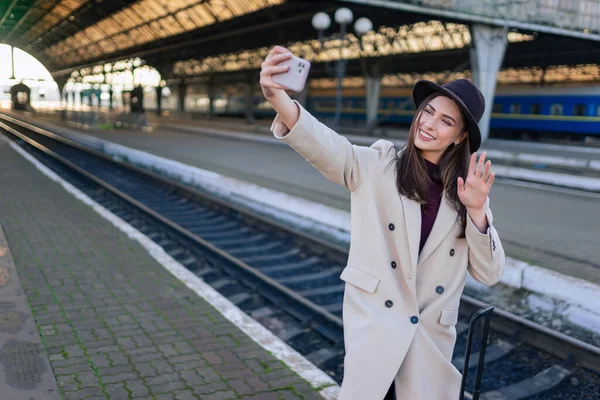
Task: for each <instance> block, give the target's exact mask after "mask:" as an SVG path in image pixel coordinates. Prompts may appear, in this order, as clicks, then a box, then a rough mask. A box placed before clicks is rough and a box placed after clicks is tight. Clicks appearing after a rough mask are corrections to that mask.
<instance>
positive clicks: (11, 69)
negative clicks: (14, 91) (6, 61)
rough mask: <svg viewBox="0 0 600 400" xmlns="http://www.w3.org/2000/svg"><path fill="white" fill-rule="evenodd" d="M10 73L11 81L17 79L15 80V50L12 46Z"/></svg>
mask: <svg viewBox="0 0 600 400" xmlns="http://www.w3.org/2000/svg"><path fill="white" fill-rule="evenodd" d="M10 73H11V76H10V78H9V79H16V78H15V48H14V47H13V46H10Z"/></svg>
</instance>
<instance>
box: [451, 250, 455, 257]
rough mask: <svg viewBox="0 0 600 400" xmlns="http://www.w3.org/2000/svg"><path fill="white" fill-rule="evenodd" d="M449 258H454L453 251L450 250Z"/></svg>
mask: <svg viewBox="0 0 600 400" xmlns="http://www.w3.org/2000/svg"><path fill="white" fill-rule="evenodd" d="M450 257H454V249H450Z"/></svg>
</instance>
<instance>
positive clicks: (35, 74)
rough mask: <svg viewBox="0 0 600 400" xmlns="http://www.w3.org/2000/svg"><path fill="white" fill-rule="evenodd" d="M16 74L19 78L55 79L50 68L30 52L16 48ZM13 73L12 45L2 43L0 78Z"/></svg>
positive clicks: (0, 47) (0, 49) (0, 48)
mask: <svg viewBox="0 0 600 400" xmlns="http://www.w3.org/2000/svg"><path fill="white" fill-rule="evenodd" d="M14 53H15V76H16V78H17V80H19V79H47V80H53V79H52V77H51V76H50V73H49V72H48V70H47V69H46V68H45V67H44V66H43V65H42V63H40V62H39V61H38V60H36V59H35V58H34V57H32V56H31V55H29V53H26V52H24V51H23V50H20V49H17V48H15V52H14ZM10 75H11V62H10V46H9V45H7V44H0V80H4V79H8V78H9V77H10Z"/></svg>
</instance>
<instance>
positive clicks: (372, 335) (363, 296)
mask: <svg viewBox="0 0 600 400" xmlns="http://www.w3.org/2000/svg"><path fill="white" fill-rule="evenodd" d="M296 104H298V103H296ZM298 107H299V108H300V117H299V119H298V122H297V123H296V125H295V126H294V127H292V129H291V130H288V129H287V127H286V126H285V125H284V124H283V122H281V120H280V118H279V116H277V117H276V118H275V121H274V122H273V125H272V126H271V130H272V132H273V134H274V135H275V137H278V138H280V139H281V140H283V141H285V142H287V143H288V144H289V145H290V146H291V147H293V148H294V149H295V150H296V151H297V152H298V153H300V154H301V155H302V156H303V157H304V158H305V159H306V160H307V161H308V162H310V163H311V164H312V165H313V166H314V167H315V168H316V169H317V170H319V171H320V172H321V173H322V174H323V175H324V176H325V177H326V178H328V179H330V180H331V181H333V182H335V183H338V184H340V185H343V186H345V187H346V188H348V190H350V192H351V244H350V252H349V256H348V263H347V266H346V267H345V268H344V270H343V271H342V274H341V276H340V278H341V279H342V280H344V281H345V282H346V284H345V291H344V303H343V322H344V341H345V346H346V349H345V350H346V355H345V358H344V379H343V382H342V387H341V391H340V397H339V399H341V400H350V399H353V400H354V399H356V400H371V399H372V400H381V399H383V397H384V396H385V394H386V393H387V391H388V389H389V387H390V385H391V383H392V381H394V382H395V384H396V397H397V399H402V400H404V399H406V400H445V399H448V400H456V399H457V397H458V393H459V390H460V381H461V374H460V372H459V371H458V370H457V369H456V368H455V367H454V366H453V365H452V364H451V359H452V352H453V349H454V345H455V341H456V329H455V325H456V323H457V319H458V306H459V300H460V297H461V294H462V292H463V289H464V286H465V281H466V275H467V272H469V273H470V274H471V276H473V278H474V279H476V280H477V281H479V282H482V283H484V284H486V285H493V284H495V283H496V282H498V281H499V280H500V278H501V276H502V272H503V269H504V264H505V255H504V250H503V249H502V244H501V242H500V239H499V237H498V233H497V232H496V230H495V229H494V226H493V224H492V222H493V219H492V213H491V211H490V210H489V199H488V200H487V201H486V204H485V207H486V216H487V221H488V226H489V227H488V229H487V231H486V232H485V233H481V232H480V231H479V230H478V229H477V228H476V227H475V225H474V224H473V222H472V221H471V219H470V218H469V217H467V226H466V233H465V235H466V238H462V239H459V238H457V236H458V234H459V232H460V226H459V224H458V222H457V213H456V211H454V209H453V208H452V207H451V206H450V205H449V204H448V202H447V201H445V198H443V199H442V202H441V204H440V208H439V211H438V214H437V217H436V220H435V222H434V225H433V228H432V230H431V233H430V235H429V237H428V239H427V241H426V242H425V245H424V247H423V249H422V251H421V252H420V254H419V241H420V234H421V208H420V205H419V204H418V203H417V202H415V201H412V200H409V199H408V198H406V197H404V196H401V195H400V194H399V193H398V190H397V187H396V176H395V168H394V164H393V163H392V164H391V165H390V161H391V160H392V159H393V158H394V156H395V154H396V149H395V148H394V144H393V143H391V142H389V141H386V140H378V141H377V142H375V143H374V144H373V145H372V146H370V147H363V146H356V145H352V144H351V143H350V142H349V141H348V140H347V139H346V138H345V137H343V136H340V135H338V134H337V133H335V132H334V131H332V130H331V129H329V128H328V127H326V126H325V125H323V124H321V123H320V122H319V121H317V120H316V119H315V118H314V117H313V116H312V115H311V114H310V113H309V112H308V111H306V110H305V109H304V108H302V107H301V106H300V105H299V104H298Z"/></svg>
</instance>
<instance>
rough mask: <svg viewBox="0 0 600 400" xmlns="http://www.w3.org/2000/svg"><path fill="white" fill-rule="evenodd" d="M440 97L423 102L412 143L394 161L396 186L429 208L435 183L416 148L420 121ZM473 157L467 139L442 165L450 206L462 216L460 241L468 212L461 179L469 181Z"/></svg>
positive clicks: (412, 130) (449, 152)
mask: <svg viewBox="0 0 600 400" xmlns="http://www.w3.org/2000/svg"><path fill="white" fill-rule="evenodd" d="M438 96H443V94H442V93H439V92H436V93H433V94H431V95H430V96H429V97H427V98H426V99H425V100H423V101H422V102H421V104H420V105H419V107H418V109H417V111H416V113H415V118H414V119H413V122H412V124H411V126H410V129H409V131H408V141H407V143H406V145H405V146H404V148H403V150H402V152H401V154H400V156H398V155H396V157H394V159H393V160H392V163H395V167H396V186H397V188H398V192H399V193H400V194H401V195H403V196H406V197H408V198H409V199H411V200H414V201H416V202H418V203H419V204H421V205H423V204H427V193H428V191H429V185H431V184H432V182H431V179H430V178H429V174H428V173H427V166H426V164H425V159H424V158H423V156H422V155H421V153H420V152H419V149H417V147H416V146H415V133H416V131H417V129H418V128H419V120H420V119H421V115H422V113H423V110H424V109H425V107H426V106H427V104H428V103H429V102H430V101H431V100H432V99H434V98H436V97H438ZM462 118H463V126H464V124H466V119H465V116H464V115H462ZM470 156H471V154H470V153H469V137H468V135H467V137H466V138H465V139H464V140H462V141H461V142H460V143H459V144H458V145H455V144H454V143H452V144H450V146H448V148H447V149H446V151H445V152H444V153H443V154H442V156H441V157H440V160H439V162H438V167H439V170H440V176H441V179H442V185H443V190H444V192H445V193H446V198H447V199H448V201H449V202H450V205H451V206H452V207H454V209H455V210H456V211H457V212H458V223H459V225H460V226H461V232H460V234H459V235H458V237H459V238H464V237H465V228H466V226H467V209H466V207H465V206H464V205H463V204H462V203H461V201H460V199H459V197H458V184H457V180H458V177H459V176H462V178H463V179H466V176H467V171H468V168H469V159H470ZM390 164H391V163H390Z"/></svg>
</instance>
